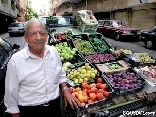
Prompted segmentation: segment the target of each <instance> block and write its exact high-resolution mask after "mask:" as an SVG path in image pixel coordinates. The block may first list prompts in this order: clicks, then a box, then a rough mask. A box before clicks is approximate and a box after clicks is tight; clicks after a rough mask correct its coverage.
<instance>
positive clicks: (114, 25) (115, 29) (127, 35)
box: [97, 20, 140, 41]
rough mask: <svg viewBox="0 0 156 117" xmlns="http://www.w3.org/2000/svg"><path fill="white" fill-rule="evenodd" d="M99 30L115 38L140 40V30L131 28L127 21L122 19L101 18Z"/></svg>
mask: <svg viewBox="0 0 156 117" xmlns="http://www.w3.org/2000/svg"><path fill="white" fill-rule="evenodd" d="M97 32H99V33H102V34H103V35H104V36H106V37H110V38H114V39H115V40H128V39H130V40H134V41H138V40H139V36H140V30H138V29H135V28H130V27H129V26H128V24H127V23H126V22H123V21H120V20H99V21H98V29H97Z"/></svg>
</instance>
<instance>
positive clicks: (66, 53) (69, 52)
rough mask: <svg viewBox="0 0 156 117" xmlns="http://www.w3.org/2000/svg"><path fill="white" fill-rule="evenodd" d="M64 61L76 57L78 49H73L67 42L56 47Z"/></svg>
mask: <svg viewBox="0 0 156 117" xmlns="http://www.w3.org/2000/svg"><path fill="white" fill-rule="evenodd" d="M55 47H56V49H57V51H58V53H59V55H60V57H61V60H62V61H66V60H71V59H73V58H74V56H75V55H76V49H75V48H73V49H71V48H70V47H69V46H68V44H67V42H60V43H58V44H56V45H55Z"/></svg>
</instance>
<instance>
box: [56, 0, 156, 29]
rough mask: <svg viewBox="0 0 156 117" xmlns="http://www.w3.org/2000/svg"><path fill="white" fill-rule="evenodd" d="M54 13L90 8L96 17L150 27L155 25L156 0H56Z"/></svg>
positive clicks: (132, 25)
mask: <svg viewBox="0 0 156 117" xmlns="http://www.w3.org/2000/svg"><path fill="white" fill-rule="evenodd" d="M53 8H54V12H55V14H56V15H65V14H70V15H71V14H72V15H73V16H74V15H75V14H76V12H77V11H78V10H82V9H89V10H92V11H93V13H94V15H95V16H96V18H97V19H118V20H122V21H125V22H127V23H128V24H129V25H130V26H131V27H134V28H139V29H141V30H142V29H150V28H152V27H154V26H155V25H156V0H57V4H56V5H55V7H53Z"/></svg>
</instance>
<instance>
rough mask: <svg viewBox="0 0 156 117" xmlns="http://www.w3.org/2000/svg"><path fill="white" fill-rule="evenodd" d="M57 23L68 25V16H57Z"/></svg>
mask: <svg viewBox="0 0 156 117" xmlns="http://www.w3.org/2000/svg"><path fill="white" fill-rule="evenodd" d="M58 24H61V25H69V24H71V22H70V18H65V17H59V18H58Z"/></svg>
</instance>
